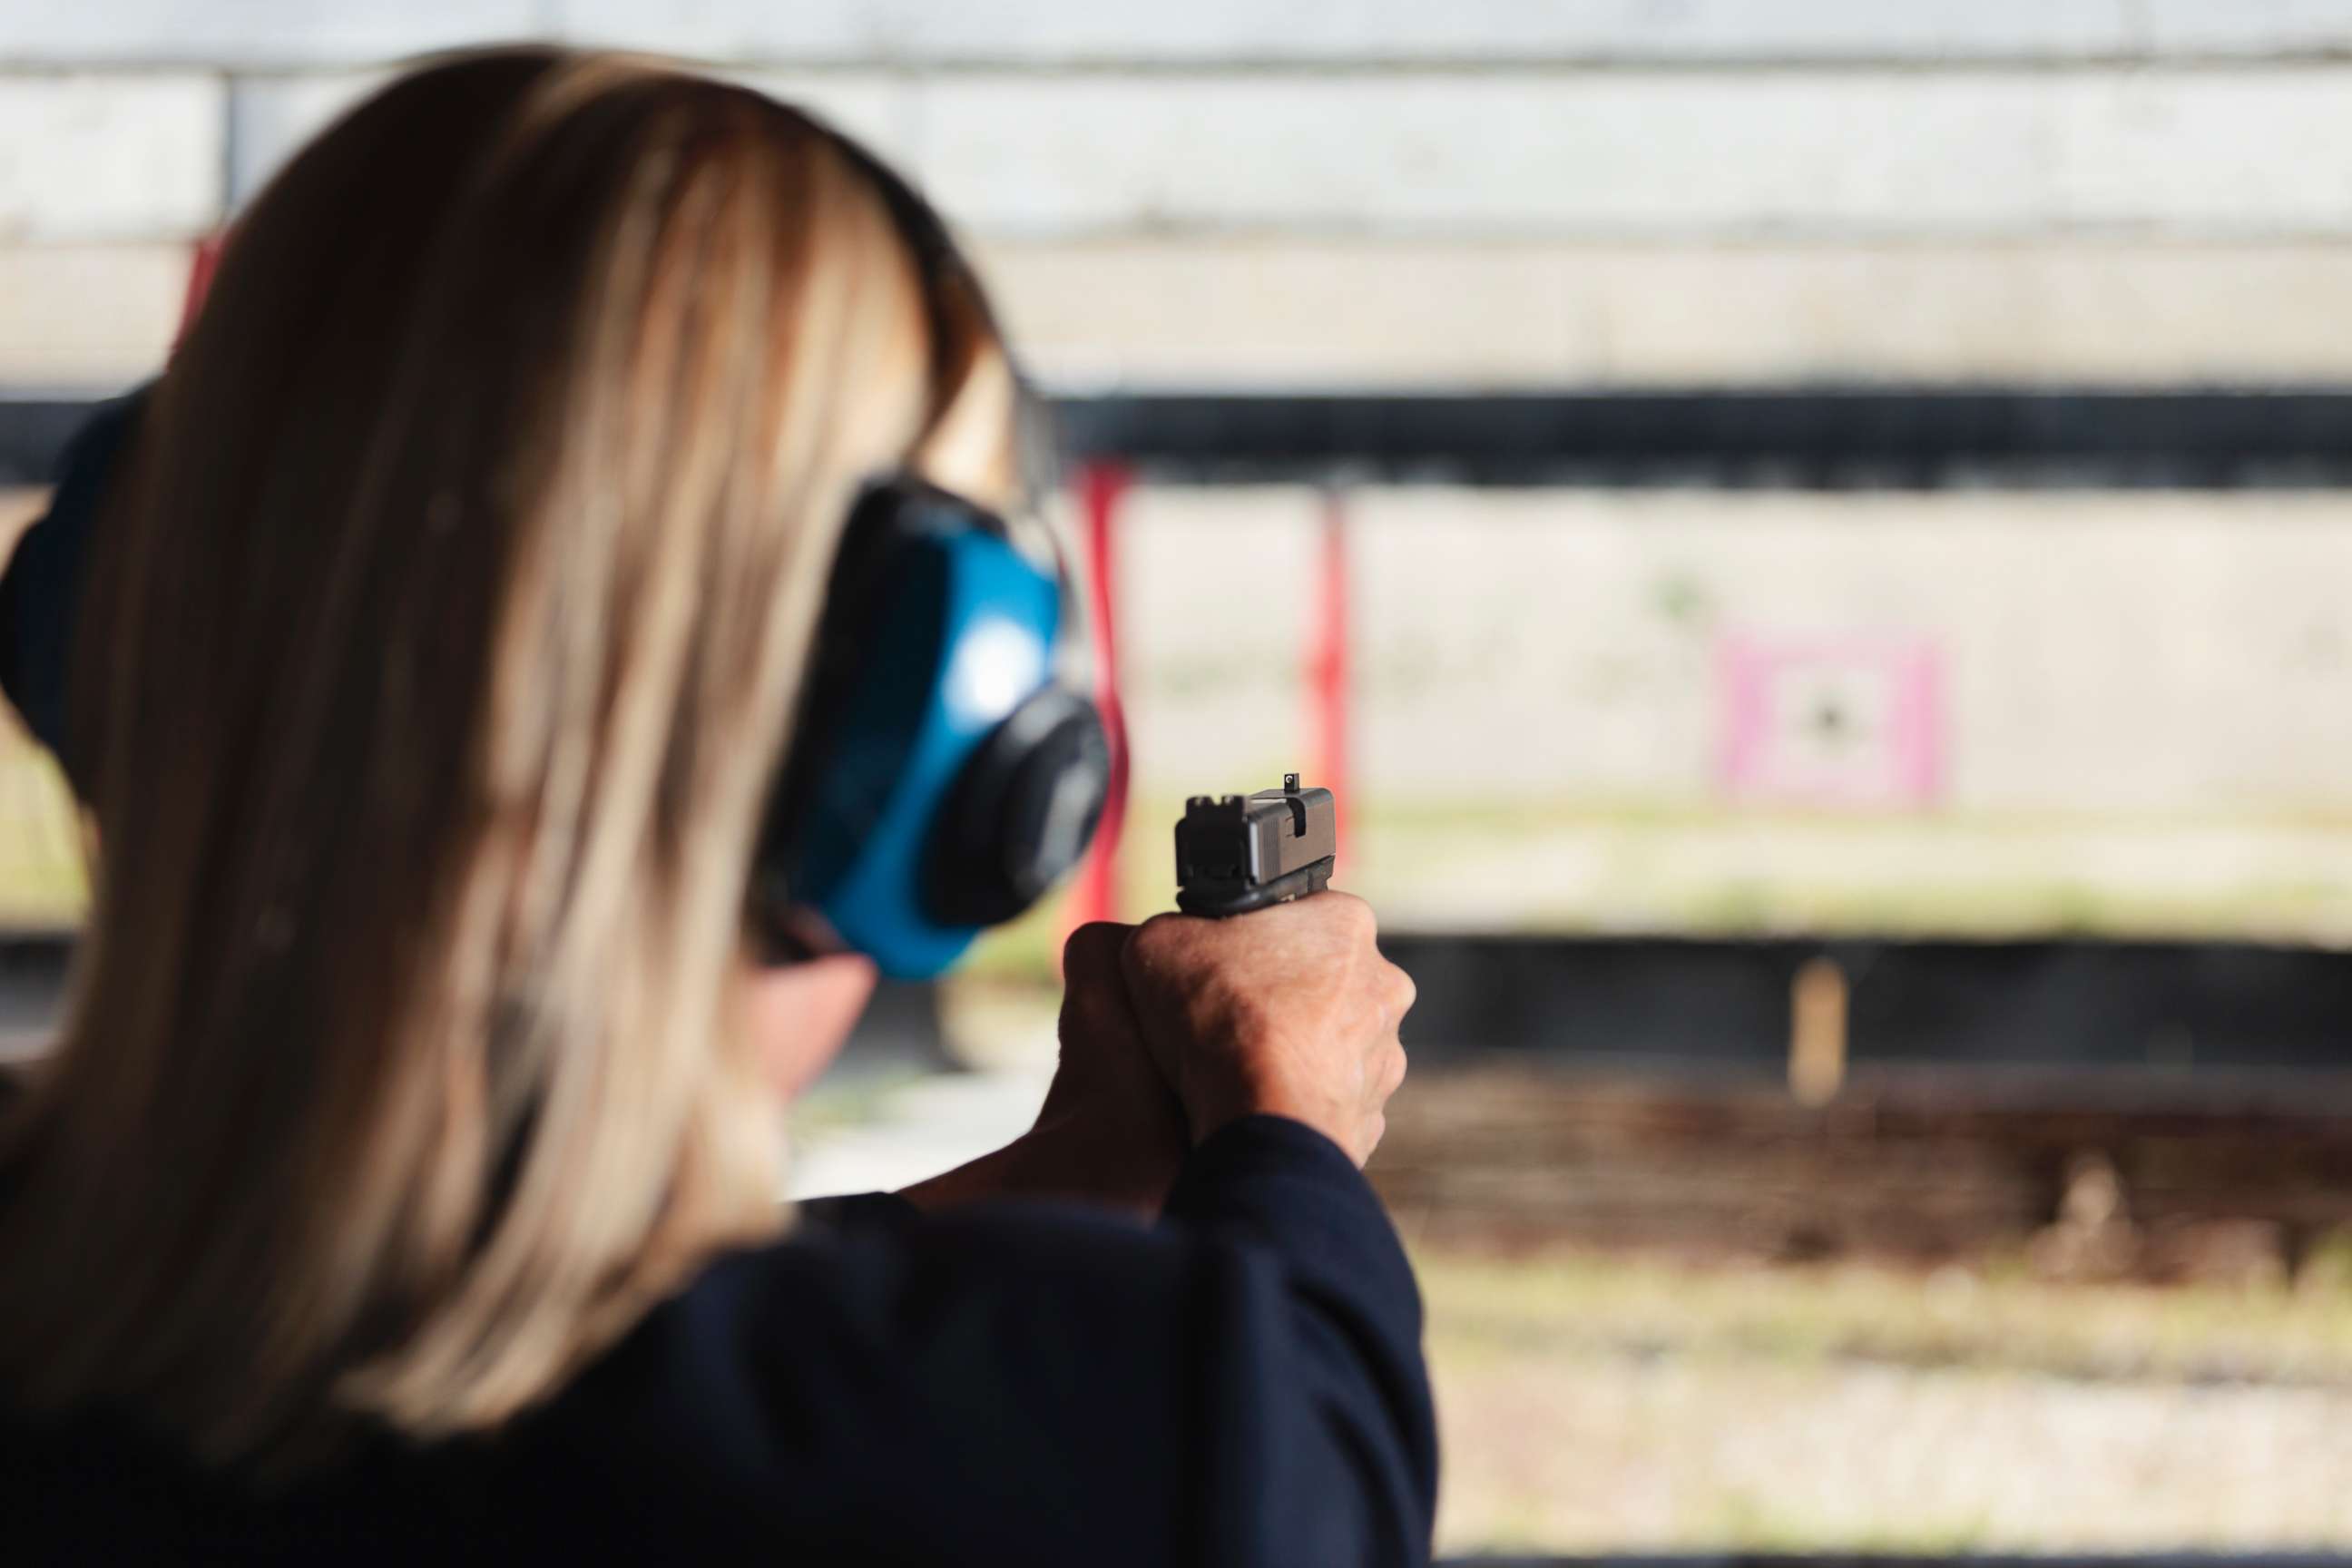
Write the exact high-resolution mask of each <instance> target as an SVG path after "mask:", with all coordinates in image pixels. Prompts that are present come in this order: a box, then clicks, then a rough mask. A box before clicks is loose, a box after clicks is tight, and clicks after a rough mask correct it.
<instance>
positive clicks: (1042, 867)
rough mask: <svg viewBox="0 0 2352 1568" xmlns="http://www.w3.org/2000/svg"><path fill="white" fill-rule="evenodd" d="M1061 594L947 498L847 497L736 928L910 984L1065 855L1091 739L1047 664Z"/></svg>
mask: <svg viewBox="0 0 2352 1568" xmlns="http://www.w3.org/2000/svg"><path fill="white" fill-rule="evenodd" d="M1066 587H1067V584H1066V582H1065V581H1064V580H1063V578H1062V576H1061V574H1059V572H1058V571H1057V570H1055V569H1054V568H1052V567H1049V566H1045V565H1041V564H1039V563H1036V562H1034V561H1033V560H1031V559H1030V558H1028V557H1027V556H1025V555H1024V553H1023V552H1021V551H1020V550H1018V549H1016V548H1015V547H1014V545H1013V542H1012V541H1011V540H1010V539H1009V538H1008V536H1007V531H1006V529H1005V526H1004V524H1003V522H1002V521H1000V520H999V519H997V518H996V517H994V516H993V515H992V514H991V513H989V512H988V511H986V510H983V509H982V508H979V507H976V506H974V505H972V504H971V502H969V501H967V500H962V499H961V498H959V497H956V496H953V495H950V494H948V493H947V492H945V491H942V490H940V489H934V488H933V487H930V486H929V485H926V484H924V483H922V482H921V481H919V480H917V479H909V478H903V477H902V478H899V479H894V480H890V481H887V482H885V483H882V484H878V485H877V486H875V487H873V488H872V489H869V490H868V491H866V494H865V495H864V496H863V497H862V498H861V499H860V500H859V501H858V503H857V505H856V508H855V509H854V510H853V511H852V514H851V516H850V519H849V521H848V523H847V525H846V527H845V531H844V536H843V539H842V542H841V544H840V546H839V547H838V553H837V554H836V556H835V567H834V572H833V575H832V578H831V583H830V587H829V589H828V593H827V599H826V605H825V610H824V617H823V625H822V626H820V628H819V630H818V634H817V643H816V647H815V648H814V650H813V655H812V660H811V667H810V675H809V679H808V682H807V687H806V689H805V690H804V691H803V694H802V699H801V708H800V713H799V716H798V720H797V722H796V726H795V734H794V738H793V755H792V758H791V760H790V763H789V764H788V766H787V768H786V770H785V773H784V777H783V778H782V780H781V781H780V784H779V788H778V790H777V793H776V795H775V798H774V800H773V801H772V805H771V808H770V813H769V818H768V822H767V825H766V829H765V831H764V833H763V836H762V847H761V852H760V864H759V865H758V866H757V867H756V868H754V872H753V878H752V895H753V908H752V910H751V917H752V920H753V922H754V926H755V929H760V930H764V931H772V932H786V933H792V932H814V933H816V934H815V939H814V945H817V946H820V947H822V946H825V945H831V944H835V943H837V944H839V945H841V946H845V947H848V948H851V949H854V950H855V951H856V952H863V953H865V954H866V955H867V956H868V957H870V958H872V959H873V960H874V961H875V962H876V963H877V965H878V966H879V967H880V969H881V970H882V972H883V973H885V974H887V975H891V976H893V977H896V978H901V979H912V978H921V977H924V976H928V975H932V974H936V973H940V971H941V970H943V969H945V968H946V967H947V966H948V965H949V964H950V963H953V962H954V961H955V960H956V959H957V958H958V957H959V956H961V953H962V952H963V951H964V949H965V948H967V947H968V946H970V945H971V942H972V940H973V939H974V938H975V937H977V936H978V935H979V933H980V932H981V931H982V929H984V928H985V927H987V926H990V925H993V924H996V923H999V922H1000V921H1006V920H1009V919H1011V918H1012V917H1013V916H1014V915H1017V914H1019V913H1020V912H1021V911H1022V910H1024V909H1026V908H1028V907H1029V906H1030V905H1031V904H1032V903H1034V901H1035V900H1037V898H1038V897H1039V896H1040V895H1041V894H1043V893H1044V892H1045V890H1046V889H1047V888H1048V887H1050V886H1051V885H1052V883H1053V882H1054V881H1055V879H1057V878H1058V877H1059V876H1060V875H1061V874H1062V873H1064V872H1065V871H1066V870H1068V869H1069V868H1070V867H1071V866H1072V865H1074V864H1075V863H1076V861H1077V859H1078V858H1079V856H1080V855H1081V854H1082V853H1083V852H1084V850H1085V847H1086V845H1087V840H1088V838H1089V837H1090V836H1091V835H1092V833H1093V831H1094V827H1095V825H1096V823H1097V820H1098V819H1099V817H1100V816H1101V815H1102V810H1103V805H1104V801H1105V798H1106V795H1107V793H1108V783H1109V777H1110V748H1109V745H1108V742H1107V740H1106V738H1105V735H1104V731H1103V725H1102V720H1101V718H1100V716H1099V715H1097V713H1096V711H1095V708H1094V704H1093V703H1092V702H1091V701H1089V700H1087V697H1086V696H1085V695H1084V694H1083V693H1082V692H1079V691H1077V690H1075V689H1072V688H1070V687H1068V686H1066V685H1064V684H1063V683H1062V682H1061V681H1060V680H1059V679H1057V678H1056V675H1055V649H1056V648H1057V647H1059V646H1060V643H1061V638H1062V637H1063V635H1064V627H1063V624H1062V623H1063V611H1064V606H1065V601H1066ZM792 945H793V944H792V943H788V942H780V943H779V944H778V947H779V951H780V952H789V951H791V948H792ZM803 945H806V944H803Z"/></svg>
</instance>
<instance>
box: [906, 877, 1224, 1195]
mask: <svg viewBox="0 0 2352 1568" xmlns="http://www.w3.org/2000/svg"><path fill="white" fill-rule="evenodd" d="M1135 929H1136V928H1135V927H1133V926H1126V925H1113V924H1110V923H1108V922H1102V921H1098V922H1097V923H1095V924H1092V925H1085V926H1080V927H1079V928H1078V929H1077V930H1076V931H1073V932H1071V933H1070V940H1069V941H1068V942H1066V943H1065V944H1064V946H1063V948H1062V981H1063V992H1062V1018H1061V1026H1060V1032H1061V1040H1062V1059H1061V1065H1060V1066H1059V1067H1058V1068H1056V1069H1055V1073H1054V1082H1053V1086H1052V1087H1051V1088H1050V1089H1047V1090H1046V1093H1045V1109H1044V1110H1041V1111H1039V1112H1038V1115H1037V1122H1036V1125H1035V1126H1034V1127H1033V1128H1031V1129H1030V1130H1029V1131H1028V1132H1026V1133H1024V1135H1023V1136H1021V1137H1020V1138H1018V1139H1016V1140H1015V1141H1014V1142H1011V1143H1009V1144H1007V1145H1005V1146H1004V1147H1003V1148H1002V1149H999V1150H998V1151H996V1152H994V1153H992V1154H987V1155H983V1156H982V1157H981V1158H980V1159H978V1160H975V1161H973V1162H972V1163H970V1164H968V1165H963V1166H960V1167H958V1168H957V1169H955V1170H953V1171H950V1172H949V1173H947V1174H945V1175H942V1176H935V1177H933V1178H932V1179H931V1180H929V1181H928V1182H924V1183H922V1184H919V1185H917V1186H913V1187H909V1188H908V1189H907V1190H906V1192H905V1193H904V1194H901V1195H902V1196H904V1197H906V1198H907V1199H908V1201H909V1202H911V1203H914V1204H916V1205H919V1206H921V1207H925V1208H935V1207H944V1206H947V1205H953V1204H959V1203H971V1202H976V1201H978V1200H981V1199H983V1198H993V1197H1053V1198H1073V1199H1077V1200H1080V1201H1082V1202H1089V1203H1097V1204H1104V1205H1109V1206H1111V1207H1114V1208H1119V1209H1126V1210H1132V1211H1134V1212H1135V1213H1137V1214H1139V1215H1143V1216H1144V1217H1146V1218H1149V1217H1150V1216H1152V1215H1157V1214H1158V1213H1159V1212H1160V1202H1161V1200H1162V1199H1164V1198H1165V1197H1166V1196H1167V1195H1168V1188H1169V1186H1170V1184H1171V1183H1173V1182H1174V1181H1175V1179H1176V1171H1177V1167H1178V1166H1180V1165H1181V1164H1182V1163H1184V1155H1185V1153H1186V1152H1187V1150H1188V1149H1189V1148H1190V1143H1189V1142H1188V1141H1187V1139H1186V1136H1185V1119H1184V1110H1183V1107H1182V1106H1181V1105H1180V1104H1179V1103H1178V1102H1177V1100H1176V1097H1175V1094H1174V1093H1173V1092H1172V1091H1171V1089H1170V1088H1169V1086H1168V1083H1167V1081H1166V1080H1165V1079H1162V1078H1161V1076H1160V1069H1159V1068H1157V1067H1156V1066H1155V1065H1154V1064H1153V1060H1152V1055H1151V1051H1150V1047H1147V1046H1146V1045H1145V1043H1144V1036H1143V1029H1142V1026H1141V1025H1140V1024H1139V1022H1138V1021H1137V1019H1136V1016H1135V1009H1134V1008H1133V1006H1132V1005H1130V1004H1129V997H1128V986H1127V980H1126V977H1125V975H1124V974H1123V973H1122V972H1121V967H1120V955H1121V953H1122V952H1123V950H1124V949H1125V948H1126V946H1127V943H1128V942H1129V939H1130V938H1131V937H1132V936H1133V934H1134V932H1135Z"/></svg>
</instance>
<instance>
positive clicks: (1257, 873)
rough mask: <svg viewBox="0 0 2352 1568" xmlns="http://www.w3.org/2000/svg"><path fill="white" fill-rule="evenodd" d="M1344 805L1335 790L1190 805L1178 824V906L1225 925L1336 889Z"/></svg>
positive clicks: (1289, 778)
mask: <svg viewBox="0 0 2352 1568" xmlns="http://www.w3.org/2000/svg"><path fill="white" fill-rule="evenodd" d="M1338 851H1339V803H1338V802H1337V801H1335V800H1334V799H1333V798H1332V796H1331V792H1330V791H1329V790H1328V789H1301V788H1299V787H1298V775H1297V773H1285V774H1283V775H1282V787H1281V788H1280V789H1262V790H1259V791H1258V792H1257V793H1256V794H1255V795H1225V796H1223V798H1221V799H1212V798H1210V797H1209V796H1207V795H1194V796H1192V799H1190V800H1188V801H1186V802H1185V803H1184V816H1183V817H1182V819H1181V821H1179V822H1178V823H1177V824H1176V907H1177V908H1178V909H1180V910H1183V911H1184V912H1185V913H1186V914H1188V915H1208V916H1212V917H1213V918H1215V919H1219V920H1222V919H1223V918H1224V917H1225V916H1227V915H1239V914H1246V913H1248V912H1249V911H1250V910H1259V909H1264V908H1265V906H1266V905H1268V904H1280V903H1286V902H1288V901H1289V900H1292V899H1295V898H1297V897H1299V896H1300V895H1301V894H1304V893H1317V892H1320V891H1322V890H1323V889H1325V888H1327V887H1328V886H1330V883H1331V862H1332V859H1333V858H1334V857H1335V856H1336V855H1337V853H1338Z"/></svg>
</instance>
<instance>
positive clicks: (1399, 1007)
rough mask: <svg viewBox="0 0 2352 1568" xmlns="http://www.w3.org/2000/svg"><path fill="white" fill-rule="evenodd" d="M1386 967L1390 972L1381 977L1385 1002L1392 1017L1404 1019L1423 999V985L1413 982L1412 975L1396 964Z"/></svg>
mask: <svg viewBox="0 0 2352 1568" xmlns="http://www.w3.org/2000/svg"><path fill="white" fill-rule="evenodd" d="M1384 962H1385V961H1384ZM1386 967H1387V970H1388V973H1386V974H1385V975H1383V976H1382V977H1381V979H1382V983H1383V984H1382V991H1383V1002H1384V1004H1385V1005H1386V1006H1387V1008H1388V1015H1389V1016H1390V1017H1391V1019H1402V1017H1403V1016H1405V1015H1406V1014H1407V1013H1410V1012H1412V1005H1413V1004H1414V1003H1415V1002H1417V1001H1419V1000H1420V999H1421V987H1420V986H1418V985H1416V984H1413V978H1412V975H1410V974H1407V973H1405V972H1404V971H1403V970H1402V969H1399V968H1398V967H1397V966H1396V965H1395V964H1393V963H1389V964H1387V965H1386Z"/></svg>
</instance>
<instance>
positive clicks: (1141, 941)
mask: <svg viewBox="0 0 2352 1568" xmlns="http://www.w3.org/2000/svg"><path fill="white" fill-rule="evenodd" d="M1376 935H1377V925H1376V922H1375V921H1373V919H1372V910H1371V906H1370V905H1369V904H1367V903H1365V902H1364V901H1363V900H1361V899H1358V898H1352V897H1350V896H1349V895H1348V894H1346V893H1334V892H1323V893H1317V894H1314V895H1312V896H1310V897H1307V898H1303V899H1297V900H1292V901H1291V902H1289V903H1286V904H1276V905H1273V906H1271V907H1270V908H1267V909H1263V910H1255V911H1253V912H1251V913H1249V914H1245V915H1237V916H1234V918H1232V919H1230V920H1222V921H1213V920H1202V919H1199V918H1197V917H1194V916H1191V915H1172V914H1171V915H1156V916H1154V917H1153V918H1152V919H1150V920H1149V921H1145V922H1144V923H1143V924H1142V925H1140V926H1139V927H1138V928H1136V931H1135V934H1134V935H1133V936H1131V937H1129V939H1128V942H1127V949H1126V953H1125V968H1126V973H1127V983H1128V988H1129V994H1130V995H1131V997H1132V999H1133V1002H1134V1005H1135V1012H1136V1014H1137V1016H1138V1017H1139V1019H1140V1021H1141V1023H1142V1026H1143V1034H1144V1039H1145V1041H1146V1043H1147V1044H1148V1045H1149V1046H1150V1048H1151V1051H1152V1054H1153V1056H1154V1057H1155V1058H1157V1060H1158V1062H1159V1064H1160V1071H1161V1072H1163V1073H1164V1074H1166V1075H1167V1078H1168V1081H1169V1082H1170V1083H1171V1084H1172V1085H1174V1086H1175V1088H1176V1092H1177V1095H1178V1097H1179V1098H1180V1099H1181V1100H1182V1101H1183V1105H1184V1110H1185V1116H1186V1120H1187V1121H1189V1122H1190V1124H1191V1130H1192V1140H1193V1142H1196V1143H1197V1142H1200V1141H1201V1140H1202V1139H1203V1138H1206V1137H1207V1136H1208V1135H1209V1134H1210V1133H1212V1132H1214V1131H1216V1130H1217V1129H1218V1128H1220V1127H1223V1125H1225V1123H1227V1122H1229V1121H1236V1120H1238V1119H1240V1118H1241V1117H1244V1116H1252V1115H1257V1114H1261V1113H1264V1114H1271V1115H1275V1116H1286V1117H1289V1118H1291V1119H1293V1120H1294V1121H1303V1122H1305V1123H1306V1124H1307V1126H1309V1127H1312V1128H1314V1129H1315V1130H1316V1131H1318V1132H1321V1133H1323V1134H1324V1135H1325V1136H1326V1137H1328V1138H1329V1139H1330V1140H1331V1141H1332V1142H1335V1143H1337V1144H1339V1147H1340V1148H1342V1149H1344V1150H1346V1151H1347V1152H1348V1153H1349V1157H1350V1158H1352V1159H1353V1160H1354V1161H1355V1162H1356V1163H1358V1164H1359V1165H1360V1164H1362V1163H1364V1162H1365V1161H1366V1160H1368V1159H1370V1157H1371V1153H1372V1150H1373V1148H1374V1147H1375V1146H1376V1145H1377V1144H1378V1143H1379V1142H1380V1141H1381V1133H1382V1132H1383V1131H1386V1130H1387V1127H1388V1121H1387V1116H1386V1112H1385V1108H1386V1106H1387V1104H1388V1100H1389V1096H1391V1094H1394V1093H1395V1092H1396V1089H1397V1086H1398V1085H1399V1084H1401V1083H1402V1082H1403V1081H1404V1067H1405V1063H1404V1047H1403V1046H1402V1044H1401V1043H1400V1042H1399V1041H1398V1038H1397V1027H1398V1026H1399V1024H1401V1023H1402V1021H1403V1018H1404V1016H1405V1012H1406V1010H1407V1009H1409V1008H1410V1007H1412V1000H1413V984H1412V977H1411V976H1410V975H1408V974H1406V973H1405V972H1404V971H1403V970H1402V969H1399V968H1398V967H1397V966H1396V965H1395V964H1393V963H1390V962H1389V961H1388V960H1386V959H1384V958H1382V957H1381V952H1380V949H1379V947H1378V946H1377V945H1375V943H1374V940H1373V939H1374V937H1375V936H1376Z"/></svg>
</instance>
